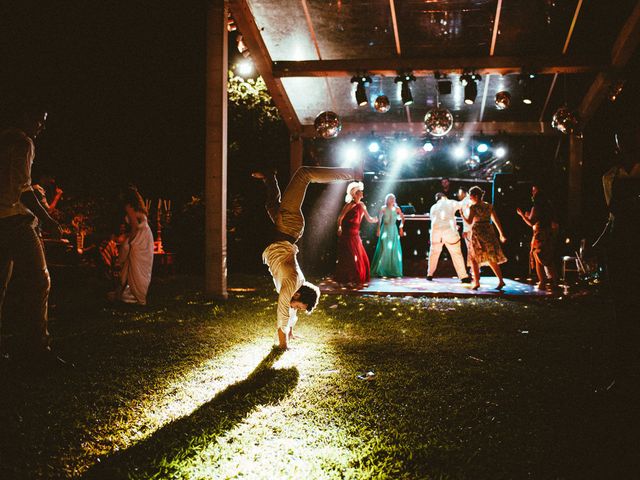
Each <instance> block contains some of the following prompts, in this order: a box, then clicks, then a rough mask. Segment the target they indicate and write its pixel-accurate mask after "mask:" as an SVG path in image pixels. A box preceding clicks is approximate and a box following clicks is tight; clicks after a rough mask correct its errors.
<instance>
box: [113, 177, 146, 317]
mask: <svg viewBox="0 0 640 480" xmlns="http://www.w3.org/2000/svg"><path fill="white" fill-rule="evenodd" d="M123 203H124V210H125V212H126V214H127V215H126V217H125V221H126V222H127V223H128V224H129V228H130V231H129V233H128V235H127V236H126V237H125V239H124V241H123V242H122V244H121V245H120V252H119V254H118V260H117V261H118V265H119V267H120V285H119V287H118V290H117V291H116V293H115V299H116V300H120V301H122V302H124V303H131V304H138V305H146V304H147V293H148V291H149V284H150V283H151V271H152V269H153V233H151V228H150V227H149V222H148V221H147V215H148V212H147V208H146V207H145V204H144V200H143V199H142V196H141V195H140V193H138V190H137V189H136V188H135V187H129V188H127V190H126V191H125V194H124V198H123Z"/></svg>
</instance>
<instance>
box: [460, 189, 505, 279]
mask: <svg viewBox="0 0 640 480" xmlns="http://www.w3.org/2000/svg"><path fill="white" fill-rule="evenodd" d="M483 195H484V191H483V190H482V189H481V188H480V187H472V188H471V189H470V190H469V198H470V200H471V206H470V207H469V214H468V216H467V215H465V213H464V212H461V213H462V216H463V218H464V220H465V221H467V222H469V223H470V224H471V243H470V247H471V248H470V250H469V254H468V261H469V263H470V265H471V268H472V269H473V278H474V285H473V289H474V290H477V289H478V288H480V267H482V266H484V265H489V266H490V267H491V270H493V273H494V274H495V275H496V277H497V278H498V285H497V286H496V290H502V288H503V287H504V285H505V284H504V279H503V277H502V269H501V268H500V264H501V263H505V262H506V261H507V257H505V256H504V253H502V247H500V242H502V243H504V242H505V241H506V240H507V239H506V238H505V236H504V233H503V231H502V225H501V224H500V220H499V219H498V216H497V215H496V212H495V210H494V209H493V206H492V205H491V204H490V203H487V202H484V201H483V200H482V196H483ZM492 220H493V224H494V225H495V226H496V228H497V229H498V233H499V234H500V240H498V237H496V232H495V230H494V229H493V225H492V224H491V221H492Z"/></svg>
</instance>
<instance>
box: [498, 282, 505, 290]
mask: <svg viewBox="0 0 640 480" xmlns="http://www.w3.org/2000/svg"><path fill="white" fill-rule="evenodd" d="M504 286H505V283H504V282H503V281H502V280H500V283H499V284H498V286H497V287H496V290H502V289H503V288H504Z"/></svg>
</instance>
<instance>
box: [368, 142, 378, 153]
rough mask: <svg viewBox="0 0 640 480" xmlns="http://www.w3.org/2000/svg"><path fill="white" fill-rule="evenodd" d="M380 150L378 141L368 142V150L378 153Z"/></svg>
mask: <svg viewBox="0 0 640 480" xmlns="http://www.w3.org/2000/svg"><path fill="white" fill-rule="evenodd" d="M379 151H380V144H379V143H378V142H371V143H370V144H369V152H371V153H378V152H379Z"/></svg>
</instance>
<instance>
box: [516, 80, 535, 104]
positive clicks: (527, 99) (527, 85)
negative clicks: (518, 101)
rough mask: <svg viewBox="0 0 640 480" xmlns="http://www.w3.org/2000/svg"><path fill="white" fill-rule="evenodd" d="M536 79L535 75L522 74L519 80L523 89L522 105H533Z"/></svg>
mask: <svg viewBox="0 0 640 480" xmlns="http://www.w3.org/2000/svg"><path fill="white" fill-rule="evenodd" d="M535 77H536V76H535V74H533V73H522V74H521V75H520V77H519V78H518V83H519V84H520V87H521V88H522V103H524V104H525V105H531V104H532V103H533V80H534V78H535Z"/></svg>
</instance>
